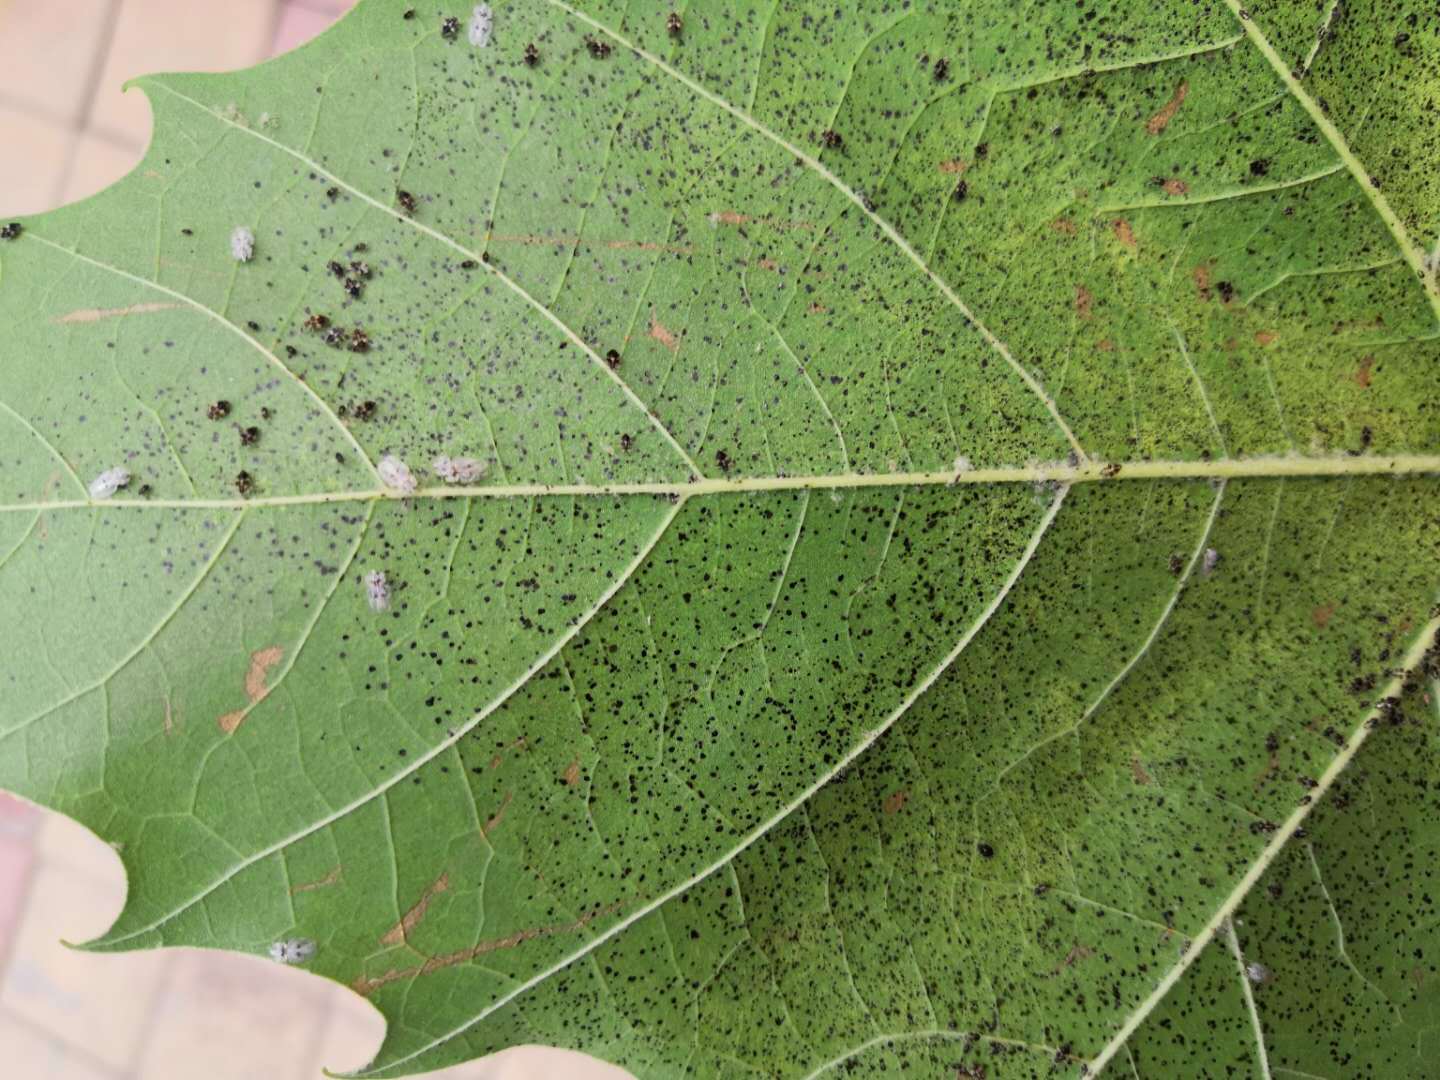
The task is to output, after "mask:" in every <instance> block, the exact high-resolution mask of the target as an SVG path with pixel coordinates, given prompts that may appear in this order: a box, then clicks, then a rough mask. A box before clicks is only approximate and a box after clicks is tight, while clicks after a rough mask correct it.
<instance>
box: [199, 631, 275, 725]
mask: <svg viewBox="0 0 1440 1080" xmlns="http://www.w3.org/2000/svg"><path fill="white" fill-rule="evenodd" d="M284 656H285V649H284V648H283V647H282V646H280V645H271V646H269V647H267V648H264V649H257V650H256V651H255V652H253V653H251V654H250V667H249V669H248V670H247V671H246V672H245V697H246V699H247V700H248V702H249V703H248V704H247V705H246V706H245V708H243V709H238V710H236V711H235V712H228V713H226V714H225V715H223V716H221V717H220V718H219V719H218V720H217V721H216V723H217V724H218V725H219V727H220V730H221V731H223V732H224V733H225V734H226V735H230V734H233V733H234V731H235V729H236V728H238V727H239V726H240V725H241V724H242V723H243V722H244V720H245V717H247V716H248V715H250V710H251V709H253V708H255V706H256V705H258V704H260V702H262V701H264V700H265V697H266V695H267V694H269V693H270V687H269V685H268V680H269V678H270V671H271V669H272V668H274V667H275V665H276V664H278V663H280V661H281V659H283V658H284Z"/></svg>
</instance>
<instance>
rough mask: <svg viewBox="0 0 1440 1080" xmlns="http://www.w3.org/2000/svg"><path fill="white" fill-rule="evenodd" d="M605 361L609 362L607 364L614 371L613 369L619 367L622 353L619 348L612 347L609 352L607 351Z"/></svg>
mask: <svg viewBox="0 0 1440 1080" xmlns="http://www.w3.org/2000/svg"><path fill="white" fill-rule="evenodd" d="M605 363H607V364H609V365H610V369H611V370H612V371H613V370H614V369H615V368H618V367H619V366H620V353H619V351H617V350H615V349H611V350H610V351H609V352H607V353H606V354H605Z"/></svg>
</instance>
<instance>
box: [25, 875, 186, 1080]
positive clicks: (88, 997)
mask: <svg viewBox="0 0 1440 1080" xmlns="http://www.w3.org/2000/svg"><path fill="white" fill-rule="evenodd" d="M122 895H123V886H122V885H121V883H120V882H119V881H118V880H106V879H105V878H101V877H96V876H91V875H88V874H83V873H80V872H78V871H75V870H72V869H70V868H69V867H66V866H58V865H56V866H51V865H45V864H43V863H42V865H41V867H40V869H39V870H38V871H36V872H35V874H34V877H33V879H32V882H31V886H30V893H29V897H28V899H27V901H26V904H25V911H24V915H23V917H22V919H21V923H20V932H19V933H18V934H17V935H16V936H15V939H14V943H13V948H12V951H11V955H10V962H9V966H8V969H7V970H6V972H5V981H4V984H3V985H0V1008H4V1009H6V1010H8V1011H10V1012H12V1013H14V1014H17V1015H18V1016H20V1017H21V1018H23V1019H25V1020H27V1021H29V1022H30V1023H31V1024H33V1025H35V1026H36V1027H39V1028H42V1029H44V1030H45V1031H48V1032H49V1033H50V1034H52V1035H55V1036H57V1037H59V1038H61V1039H74V1038H76V1036H77V1033H78V1034H80V1035H81V1037H83V1040H84V1045H85V1047H86V1048H87V1050H88V1051H89V1052H90V1054H91V1055H93V1056H94V1057H95V1058H98V1059H99V1060H101V1061H103V1062H105V1063H106V1064H107V1065H110V1066H113V1067H115V1068H126V1067H128V1066H129V1065H130V1064H131V1062H132V1061H133V1060H134V1057H135V1054H136V1052H137V1051H138V1050H139V1045H140V1039H141V1035H142V1033H143V1030H144V1025H143V1021H144V1019H145V1017H146V1016H148V1015H149V1012H150V1008H151V1004H152V1002H153V1000H154V998H155V994H156V991H157V989H158V987H159V983H160V978H161V974H162V972H163V969H164V967H165V963H166V961H167V960H168V957H166V956H164V955H162V954H160V953H155V952H141V953H126V954H123V955H114V954H111V955H106V954H101V953H88V952H81V951H79V950H76V949H69V948H66V947H65V946H64V945H62V944H61V939H62V938H63V939H64V940H66V941H85V940H88V939H89V938H92V937H94V936H96V935H97V934H100V933H102V932H104V930H105V929H106V928H107V927H108V926H109V925H110V923H111V921H112V920H113V919H114V917H115V915H116V914H117V913H118V912H119V910H120V903H121V898H122Z"/></svg>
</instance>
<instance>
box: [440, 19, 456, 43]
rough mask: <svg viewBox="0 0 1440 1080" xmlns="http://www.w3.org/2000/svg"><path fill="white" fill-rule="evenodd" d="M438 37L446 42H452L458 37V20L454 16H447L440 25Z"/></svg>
mask: <svg viewBox="0 0 1440 1080" xmlns="http://www.w3.org/2000/svg"><path fill="white" fill-rule="evenodd" d="M440 36H441V37H443V38H444V39H445V40H446V41H454V40H455V39H456V38H457V37H459V36H460V20H459V19H457V18H455V16H454V15H447V16H446V17H445V21H444V22H442V23H441V24H440Z"/></svg>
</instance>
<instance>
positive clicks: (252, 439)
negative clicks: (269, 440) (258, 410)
mask: <svg viewBox="0 0 1440 1080" xmlns="http://www.w3.org/2000/svg"><path fill="white" fill-rule="evenodd" d="M259 441H260V429H259V428H258V427H247V428H241V429H240V445H241V446H254V445H255V444H256V443H257V442H259Z"/></svg>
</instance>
